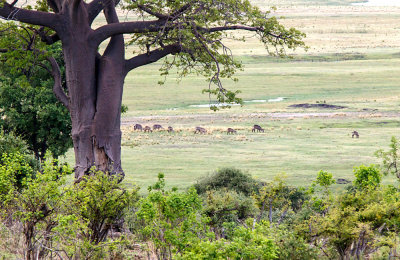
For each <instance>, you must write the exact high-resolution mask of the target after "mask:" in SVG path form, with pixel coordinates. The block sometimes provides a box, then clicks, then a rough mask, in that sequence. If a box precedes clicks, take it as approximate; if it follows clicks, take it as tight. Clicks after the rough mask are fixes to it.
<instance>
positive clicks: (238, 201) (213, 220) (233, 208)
mask: <svg viewBox="0 0 400 260" xmlns="http://www.w3.org/2000/svg"><path fill="white" fill-rule="evenodd" d="M202 198H203V201H204V206H203V212H204V214H205V215H206V216H207V217H208V218H209V222H208V225H209V226H211V227H212V228H213V231H214V233H215V234H216V235H217V237H225V236H226V233H225V232H224V231H225V230H226V229H227V227H226V226H224V224H225V223H233V225H235V226H236V225H238V224H241V223H243V222H244V221H245V220H246V219H247V218H249V217H254V216H256V215H257V213H258V212H259V210H258V208H257V206H256V204H255V201H254V199H253V198H252V197H250V196H246V195H244V194H243V193H237V192H236V191H234V190H227V189H220V190H210V191H207V193H206V194H204V195H203V196H202Z"/></svg>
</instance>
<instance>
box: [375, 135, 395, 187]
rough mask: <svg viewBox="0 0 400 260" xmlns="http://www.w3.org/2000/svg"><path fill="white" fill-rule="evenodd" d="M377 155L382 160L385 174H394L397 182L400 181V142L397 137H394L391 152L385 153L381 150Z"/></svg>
mask: <svg viewBox="0 0 400 260" xmlns="http://www.w3.org/2000/svg"><path fill="white" fill-rule="evenodd" d="M375 155H376V156H377V157H378V158H381V159H382V163H383V165H382V166H381V168H382V171H383V174H384V175H388V174H393V175H395V176H396V177H397V180H398V181H400V151H399V142H398V141H397V139H396V137H394V136H392V139H391V140H390V149H389V151H387V152H385V151H384V150H383V149H380V150H378V151H376V152H375Z"/></svg>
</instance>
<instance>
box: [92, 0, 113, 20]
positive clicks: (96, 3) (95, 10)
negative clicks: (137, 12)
mask: <svg viewBox="0 0 400 260" xmlns="http://www.w3.org/2000/svg"><path fill="white" fill-rule="evenodd" d="M111 2H112V0H93V1H92V2H90V3H89V4H88V5H87V10H88V16H89V24H91V23H92V22H93V21H94V19H96V17H97V16H98V15H99V14H100V12H101V11H102V10H103V9H104V8H105V7H106V6H108V5H109V4H110V3H111Z"/></svg>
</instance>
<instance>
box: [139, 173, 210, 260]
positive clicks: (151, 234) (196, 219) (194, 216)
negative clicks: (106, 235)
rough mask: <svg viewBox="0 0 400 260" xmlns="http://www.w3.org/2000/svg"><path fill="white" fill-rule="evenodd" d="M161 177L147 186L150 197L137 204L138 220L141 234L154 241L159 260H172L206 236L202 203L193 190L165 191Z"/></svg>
mask: <svg viewBox="0 0 400 260" xmlns="http://www.w3.org/2000/svg"><path fill="white" fill-rule="evenodd" d="M164 188H165V181H164V175H163V174H159V175H158V182H156V183H155V184H154V185H153V186H151V187H149V191H150V193H149V195H148V196H147V197H145V198H142V199H141V200H140V201H139V206H138V211H137V213H136V214H137V217H138V220H141V221H143V228H142V230H141V231H140V232H141V235H142V236H143V237H144V238H145V239H148V240H150V241H152V242H153V244H154V247H155V251H156V254H157V257H158V258H161V259H171V258H172V257H173V256H175V255H176V254H178V253H179V252H182V251H183V250H185V248H186V247H187V245H188V244H191V243H195V241H198V240H199V238H201V237H202V236H205V235H206V234H205V233H204V219H203V218H202V217H201V216H200V209H201V200H200V198H199V196H198V195H197V193H196V190H195V189H194V188H193V187H192V188H190V189H189V190H187V191H185V192H178V191H177V190H176V189H172V190H171V191H166V190H165V189H164Z"/></svg>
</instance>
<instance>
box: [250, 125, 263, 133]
mask: <svg viewBox="0 0 400 260" xmlns="http://www.w3.org/2000/svg"><path fill="white" fill-rule="evenodd" d="M256 130H257V132H263V133H264V129H263V128H262V127H261V126H259V125H254V126H253V129H251V131H252V132H255V131H256Z"/></svg>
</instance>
